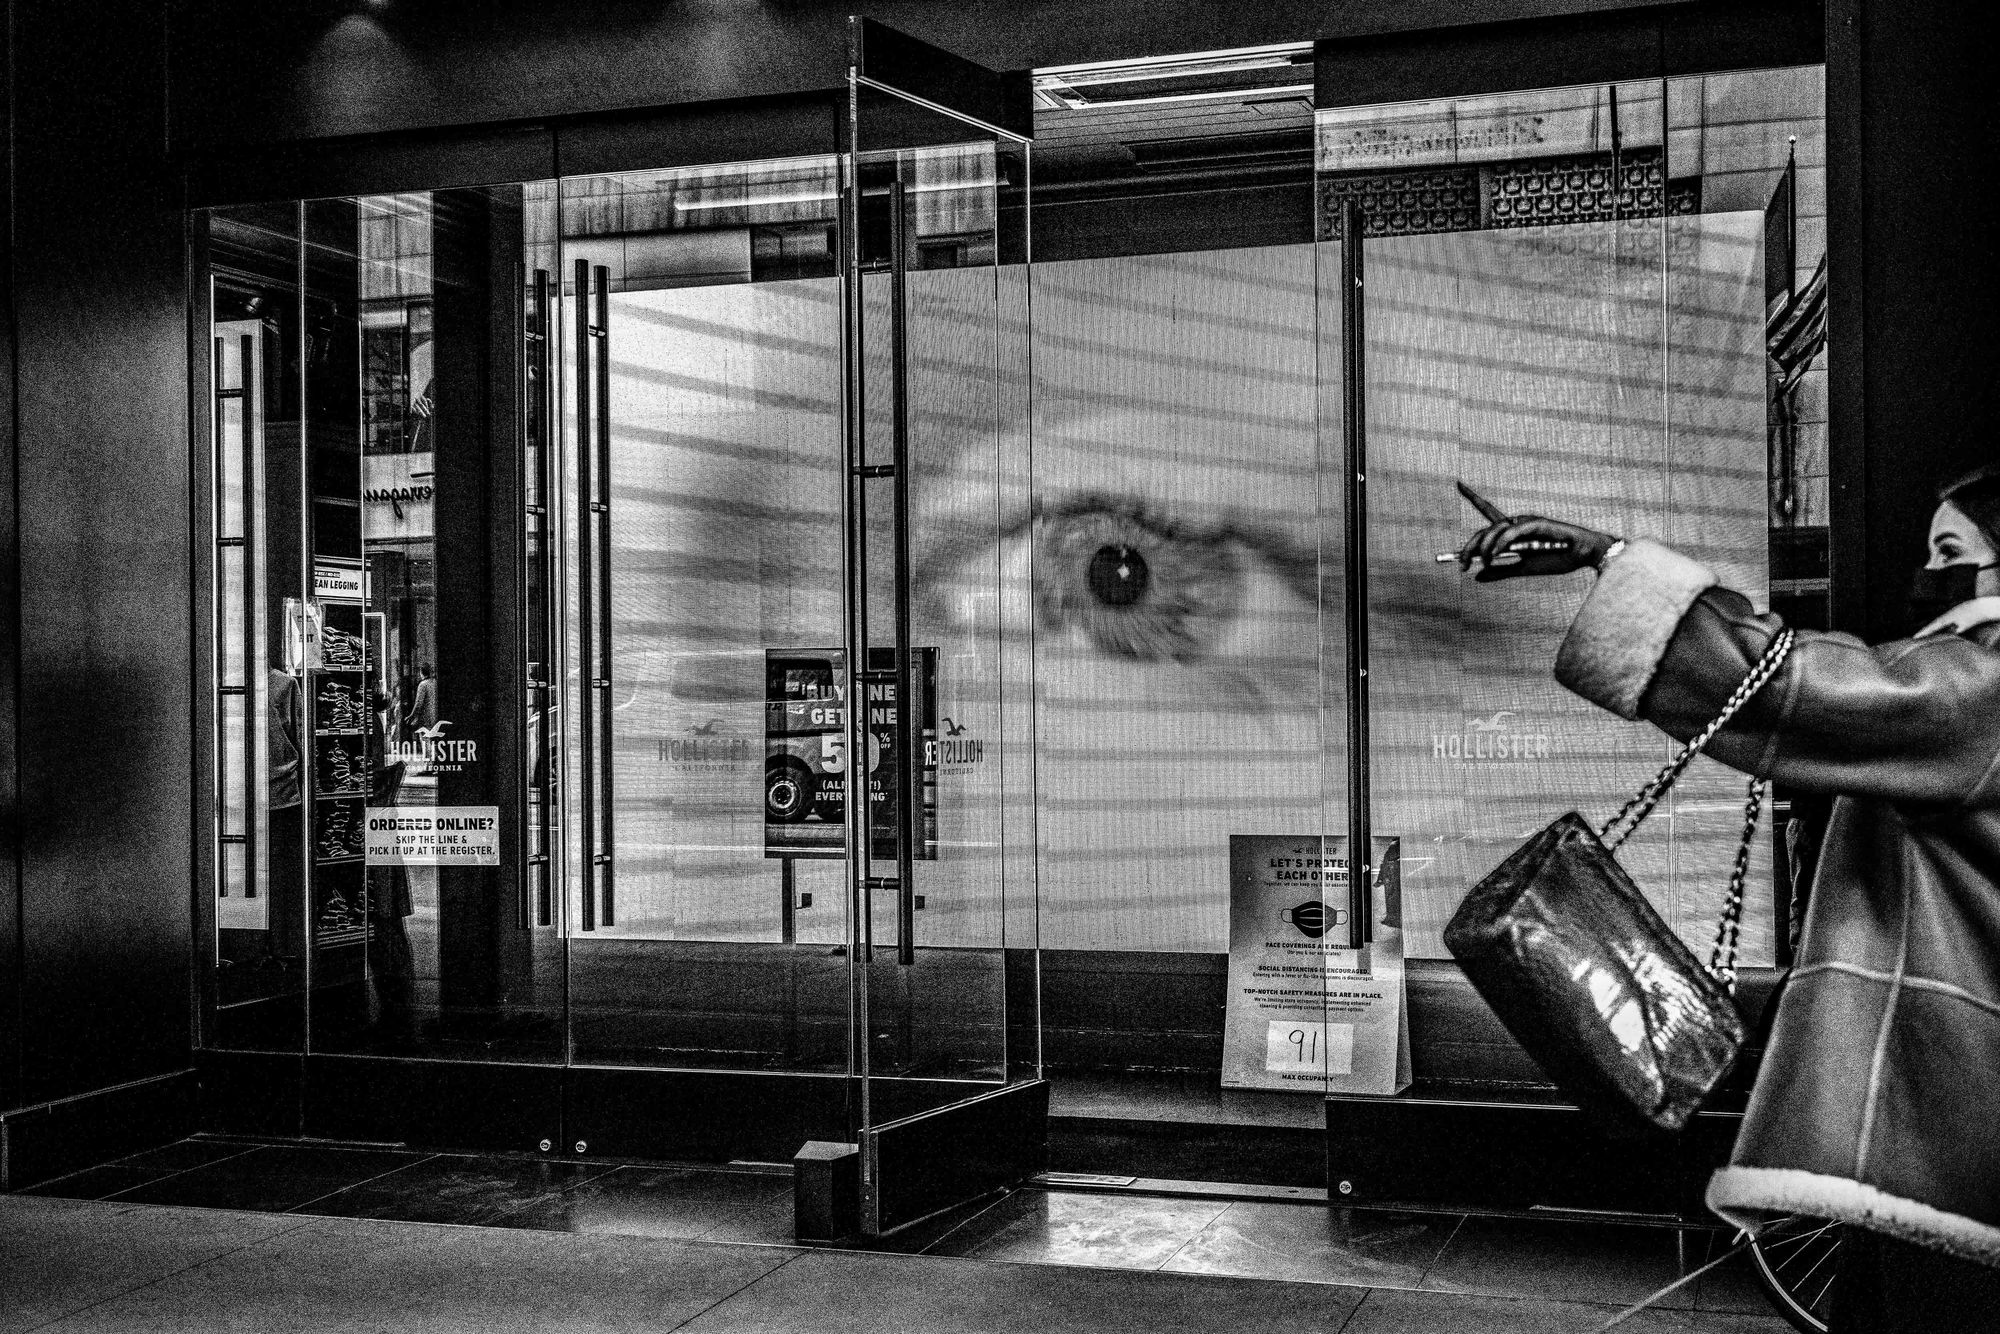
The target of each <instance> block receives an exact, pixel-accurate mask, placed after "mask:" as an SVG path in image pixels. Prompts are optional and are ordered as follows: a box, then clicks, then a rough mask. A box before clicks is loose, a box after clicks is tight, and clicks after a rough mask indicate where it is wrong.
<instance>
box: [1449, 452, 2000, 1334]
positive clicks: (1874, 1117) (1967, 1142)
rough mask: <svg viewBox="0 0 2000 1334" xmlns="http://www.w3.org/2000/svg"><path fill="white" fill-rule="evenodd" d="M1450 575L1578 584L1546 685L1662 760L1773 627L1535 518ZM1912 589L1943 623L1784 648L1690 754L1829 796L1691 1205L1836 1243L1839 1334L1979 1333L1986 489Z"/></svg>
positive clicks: (1949, 504) (1989, 1244)
mask: <svg viewBox="0 0 2000 1334" xmlns="http://www.w3.org/2000/svg"><path fill="white" fill-rule="evenodd" d="M1529 543H1533V544H1535V546H1534V547H1529V546H1527V545H1525V544H1529ZM1496 558H1497V559H1496ZM1459 561H1460V564H1461V565H1462V566H1464V567H1466V568H1468V569H1476V570H1478V572H1479V574H1478V577H1479V579H1481V580H1482V581H1491V580H1496V579H1507V578H1518V577H1521V576H1525V575H1551V574H1563V573H1567V572H1569V571H1572V570H1582V569H1594V570H1596V571H1597V581H1596V585H1595V586H1594V587H1593V588H1592V589H1591V591H1590V594H1589V596H1588V597H1586V598H1585V599H1584V602H1583V606H1582V608H1581V609H1580V610H1579V611H1578V612H1577V615H1576V619H1575V621H1574V623H1573V624H1572V625H1571V626H1570V629H1569V634H1568V636H1567V637H1566V638H1565V639H1564V641H1563V644H1562V648H1561V651H1560V652H1559V653H1558V655H1557V658H1556V667H1555V671H1556V678H1557V679H1558V680H1559V681H1561V682H1562V684H1563V685H1565V686H1567V687H1568V688H1569V689H1571V690H1573V691H1575V692H1576V693H1577V694H1579V695H1582V696H1583V697H1584V698H1586V699H1588V700H1591V701H1592V702H1593V703H1596V704H1598V705H1601V706H1602V707H1604V708H1606V709H1609V710H1611V711H1613V712H1614V713H1617V714H1619V715H1620V716H1622V717H1625V718H1634V719H1644V720H1646V721H1648V722H1651V723H1653V724H1655V725H1657V726H1659V727H1660V728H1662V729H1663V730H1665V731H1666V732H1668V733H1669V734H1671V735H1672V736H1674V737H1676V738H1679V739H1682V740H1685V739H1687V738H1688V737H1690V736H1692V735H1693V734H1694V733H1695V732H1697V731H1699V730H1700V729H1701V728H1702V727H1704V726H1705V725H1706V724H1707V723H1708V722H1709V721H1710V720H1711V719H1712V718H1714V717H1715V715H1716V714H1717V713H1719V712H1720V711H1721V708H1722V704H1723V702H1724V701H1725V700H1726V699H1727V698H1728V697H1729V695H1730V693H1731V692H1732V691H1733V690H1734V689H1735V688H1736V686H1737V685H1738V683H1740V682H1741V681H1742V680H1743V678H1744V677H1745V676H1746V675H1747V674H1748V673H1749V671H1750V668H1751V667H1752V666H1753V665H1754V664H1755V663H1756V662H1757V660H1758V659H1759V658H1760V657H1761V656H1762V655H1763V653H1764V650H1765V648H1766V647H1767V646H1768V645H1769V644H1770V642H1771V640H1772V638H1773V637H1774V636H1776V635H1777V633H1778V632H1779V631H1780V630H1781V629H1782V628H1783V623H1782V622H1781V621H1780V620H1779V619H1778V618H1777V617H1776V616H1773V615H1769V614H1759V613H1758V612H1757V611H1756V610H1755V609H1754V608H1753V607H1752V606H1751V604H1750V602H1749V600H1748V599H1746V598H1744V597H1743V596H1742V595H1741V594H1738V593H1734V592H1731V591H1729V590H1728V589H1725V588H1722V587H1720V586H1719V585H1718V584H1717V582H1716V579H1715V576H1714V575H1713V574H1711V573H1710V572H1709V571H1708V570H1707V569H1705V568H1704V567H1703V566H1702V565H1700V564H1699V563H1697V562H1695V561H1693V560H1690V559H1689V558H1688V557H1686V556H1684V555H1682V554H1680V553H1678V552H1675V551H1673V550H1670V549H1669V548H1667V547H1665V546H1662V545H1660V544H1659V543H1656V542H1651V541H1647V540H1646V539H1643V538H1635V539H1633V540H1631V541H1629V542H1627V541H1622V540H1618V539H1615V538H1613V537H1611V536H1609V535H1607V534H1604V533H1599V532H1594V531H1592V530H1590V529H1588V528H1582V527H1578V526H1576V525H1573V524H1566V523H1560V522H1557V521H1555V520H1551V519H1544V518H1540V517H1537V516H1533V515H1524V516H1520V517H1516V518H1509V519H1504V520H1501V521H1499V522H1496V523H1494V524H1492V525H1491V526H1489V527H1487V528H1485V529H1482V530H1481V531H1480V532H1479V533H1477V534H1476V535H1474V537H1473V538H1472V539H1471V540H1470V541H1469V542H1467V543H1466V545H1465V547H1464V549H1463V550H1462V551H1461V552H1460V553H1459ZM1915 592H1916V594H1917V595H1918V596H1919V597H1930V598H1932V599H1934V600H1935V601H1937V602H1938V603H1940V604H1942V603H1947V602H1948V603H1952V604H1955V605H1951V606H1948V607H1947V606H1942V605H1940V606H1938V607H1934V608H1930V609H1928V610H1936V611H1940V612H1941V613H1942V614H1939V615H1936V616H1935V617H1927V620H1928V623H1927V624H1924V625H1923V626H1922V628H1921V629H1920V630H1919V632H1918V633H1917V634H1916V635H1915V636H1913V637H1912V638H1909V639H1902V640H1898V641H1896V642H1894V643H1889V644H1882V645H1878V646H1874V647H1870V646H1869V645H1867V644H1864V643H1862V642H1861V641H1860V640H1859V639H1856V638H1854V637H1852V636H1850V635H1844V634H1817V633H1811V632H1805V631H1801V632H1799V634H1798V640H1797V644H1796V646H1795V647H1794V649H1793V651H1792V654H1791V656H1790V658H1789V659H1788V660H1787V661H1786V663H1785V665H1784V667H1783V668H1782V669H1781V670H1780V671H1779V673H1778V674H1777V676H1776V677H1774V678H1773V679H1772V680H1771V682H1770V683H1769V684H1768V685H1766V686H1765V687H1764V688H1763V690H1761V691H1760V692H1759V693H1758V694H1757V695H1756V697H1755V698H1753V699H1752V700H1751V701H1750V703H1749V704H1748V706H1746V707H1745V708H1744V710H1743V711H1742V713H1740V714H1739V715H1738V716H1737V718H1736V720H1735V721H1734V722H1733V723H1732V724H1731V725H1730V726H1729V727H1728V728H1726V729H1724V730H1723V731H1722V732H1721V733H1720V734H1719V735H1718V736H1717V737H1716V738H1715V740H1714V741H1713V742H1712V743H1711V744H1710V746H1709V753H1710V754H1711V755H1713V756H1715V757H1716V758H1717V759H1720V760H1722V761H1723V762H1725V763H1727V764H1730V765H1732V766H1734V767H1735V768H1738V769H1741V770H1743V771H1745V772H1747V773H1752V774H1756V775H1759V776H1762V777H1767V778H1771V779H1774V780H1776V781H1778V782H1781V783H1784V784H1785V785H1787V786H1789V787H1791V788H1793V789H1795V790H1800V791H1807V792H1821V793H1831V794H1837V799H1836V801H1835V802H1834V806H1833V813H1832V816H1831V820H1830V823H1829V826H1828V830H1827V834H1826V841H1825V844H1824V848H1823V851H1822V853H1821V857H1820V863H1819V869H1818V873H1817V876H1816V878H1815V881H1814V886H1813V891H1812V895H1811V899H1810V903H1809V906H1808V907H1807V910H1806V921H1805V929H1804V933H1803V935H1802V937H1801V940H1800V945H1799V951H1798V961H1797V965H1796V967H1795V968H1794V969H1793V971H1792V974H1791V978H1790V981H1789V983H1788V985H1787V987H1786V990H1785V993H1784V997H1783V1001H1782V1003H1781V1004H1780V1007H1779V1012H1778V1015H1777V1018H1776V1021H1775V1024H1774V1026H1773V1028H1772V1033H1771V1039H1770V1043H1769V1045H1768V1047H1767V1048H1766V1050H1765V1055H1764V1061H1763V1066H1762V1069H1761V1070H1760V1071H1759V1074H1758V1077H1757V1084H1756V1088H1755V1090H1754V1092H1753V1093H1752V1095H1751V1099H1750V1105H1749V1108H1748V1110H1747V1112H1746V1113H1745V1116H1744V1119H1743V1126H1742V1130H1741V1132H1740V1134H1739V1135H1738V1138H1737V1142H1736V1149H1735V1152H1734V1154H1733V1156H1732V1159H1731V1162H1730V1164H1729V1166H1727V1167H1725V1168H1723V1169H1721V1170H1720V1171H1718V1172H1717V1173H1716V1174H1715V1177H1714V1178H1713V1179H1712V1180H1711V1181H1710V1183H1709V1187H1708V1203H1709V1207H1710V1208H1712V1209H1714V1210H1715V1211H1716V1212H1717V1213H1719V1214H1721V1215H1722V1216H1723V1217H1724V1218H1727V1219H1729V1220H1730V1221H1731V1222H1734V1223H1737V1224H1739V1225H1742V1226H1744V1227H1752V1228H1754V1227H1756V1226H1757V1225H1758V1224H1759V1223H1760V1222H1761V1221H1762V1220H1765V1219H1769V1218H1773V1217H1779V1216H1785V1215H1795V1214H1803V1215H1806V1216H1809V1217H1816V1218H1828V1219H1835V1220H1838V1221H1840V1222H1842V1223H1845V1224H1847V1225H1848V1229H1847V1241H1846V1243H1845V1245H1844V1246H1843V1258H1842V1261H1841V1271H1840V1275H1839V1278H1838V1279H1837V1282H1836V1287H1835V1293H1834V1300H1835V1316H1834V1324H1833V1329H1835V1330H1843V1329H1846V1330H1912V1331H1914V1330H1923V1331H1926V1332H1927V1334H1939V1332H1940V1331H1946V1330H1961V1329H1962V1330H1975V1329H1976V1330H1986V1331H1991V1330H1995V1329H2000V469H1994V468H1988V469H1983V470H1981V471H1980V472H1978V473H1975V474H1973V475H1972V476H1970V477H1968V478H1965V479H1963V480H1961V481H1960V482H1958V483H1955V484H1954V485H1953V486H1950V487H1947V488H1946V489H1945V491H1944V492H1943V493H1942V499H1941V503H1940V504H1939V506H1938V510H1937V514H1936V516H1935V518H1934V519H1933V521H1932V524H1931V533H1930V560H1929V563H1928V564H1927V566H1926V567H1925V570H1924V571H1923V572H1921V573H1920V574H1919V576H1918V580H1917V588H1916V590H1915ZM1940 594H1942V595H1943V596H1939V595H1940ZM1914 600H1916V599H1913V601H1914ZM1914 623H1915V622H1914V620H1913V624H1914Z"/></svg>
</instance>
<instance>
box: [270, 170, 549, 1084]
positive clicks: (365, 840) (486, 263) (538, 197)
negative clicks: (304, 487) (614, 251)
mask: <svg viewBox="0 0 2000 1334" xmlns="http://www.w3.org/2000/svg"><path fill="white" fill-rule="evenodd" d="M549 209H550V203H549V195H548V192H547V191H546V190H545V189H544V190H541V191H539V192H537V191H534V190H533V189H532V188H530V187H524V186H497V187H492V188H486V189H471V190H453V191H438V192H434V193H419V194H400V195H384V196H370V197H364V198H353V199H332V200H319V201H313V202H310V203H308V204H306V205H305V206H304V213H305V231H306V242H307V244H306V246H305V248H304V263H305V273H306V290H305V318H306V321H307V325H308V328H309V329H310V330H311V332H312V333H313V335H314V338H315V340H316V355H315V356H314V357H312V358H310V359H308V361H307V363H306V366H305V368H304V376H305V387H304V392H305V397H306V403H307V421H308V430H309V434H308V445H309V455H308V460H307V479H308V486H309V498H310V510H309V513H310V535H311V547H310V549H311V552H312V562H313V579H314V598H313V603H312V608H311V613H310V616H309V621H310V623H311V626H312V631H313V634H314V635H316V637H317V642H318V652H317V654H316V655H314V654H312V653H310V652H309V653H308V657H309V664H308V669H307V670H306V672H305V673H304V678H303V685H304V692H305V702H306V707H307V710H308V713H309V715H310V719H311V737H310V761H309V763H308V765H307V772H308V773H309V774H310V775H311V786H310V803H311V817H310V819H311V830H312V856H313V887H312V896H311V908H312V913H311V919H312V930H313V943H314V953H313V996H312V1044H313V1047H314V1049H315V1050H318V1051H328V1052H356V1053H371V1054H410V1055H423V1056H427V1057H443V1058H453V1059H481V1060H493V1059H499V1060H533V1061H552V1060H557V1059H559V1058H560V1056H561V1053H562V1027H561V1014H562V1005H563V970H562V943H561V940H560V937H559V935H558V934H557V933H556V932H555V931H554V930H553V929H543V928H544V925H545V923H544V922H543V920H542V915H541V914H540V913H539V912H538V911H537V894H536V890H535V886H534V883H533V880H534V877H533V875H532V874H531V873H530V871H529V869H528V867H527V864H526V848H527V846H528V843H527V833H526V830H525V828H524V820H525V818H526V817H527V814H528V806H529V802H528V800H527V797H526V793H527V788H528V784H527V778H526V775H527V773H528V772H529V770H530V768H531V765H532V757H531V755H530V752H529V747H528V730H527V727H526V725H525V720H527V719H529V718H530V716H531V712H530V708H529V705H528V703H527V698H528V697H527V688H526V679H527V672H528V664H527V661H526V659H525V657H524V655H523V653H522V645H523V643H524V631H523V621H522V617H523V614H524V606H525V602H526V599H525V589H526V586H527V583H526V581H527V578H528V573H527V569H526V565H527V560H528V556H527V536H526V534H527V530H528V522H529V516H528V513H527V504H528V502H527V499H526V497H527V486H528V483H527V471H528V466H529V459H530V457H531V455H530V445H529V431H530V429H531V427H532V426H533V425H534V424H535V423H537V422H541V421H545V420H546V416H547V414H546V411H540V410H537V409H535V408H533V407H532V406H531V405H532V403H533V401H534V398H535V396H536V395H537V394H539V393H544V392H546V391H545V386H546V383H547V377H546V375H543V376H540V377H538V378H537V379H536V380H532V381H531V379H530V378H529V376H528V375H527V367H528V365H529V363H530V360H531V358H532V356H533V355H534V351H535V349H534V348H533V346H532V345H531V343H530V341H529V338H528V334H529V332H530V321H531V318H532V300H533V297H532V293H533V291H534V288H535V279H536V275H537V273H538V272H539V273H541V274H543V275H546V274H547V273H548V270H549V265H550V263H551V261H552V260H553V255H552V254H550V253H548V251H549V247H548V246H547V243H546V238H547V235H548V233H549V231H550V224H549V221H548V220H547V219H546V218H545V217H541V218H538V217H537V212H538V210H539V212H541V213H543V214H546V213H547V212H548V211H549ZM538 247H539V249H538Z"/></svg>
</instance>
